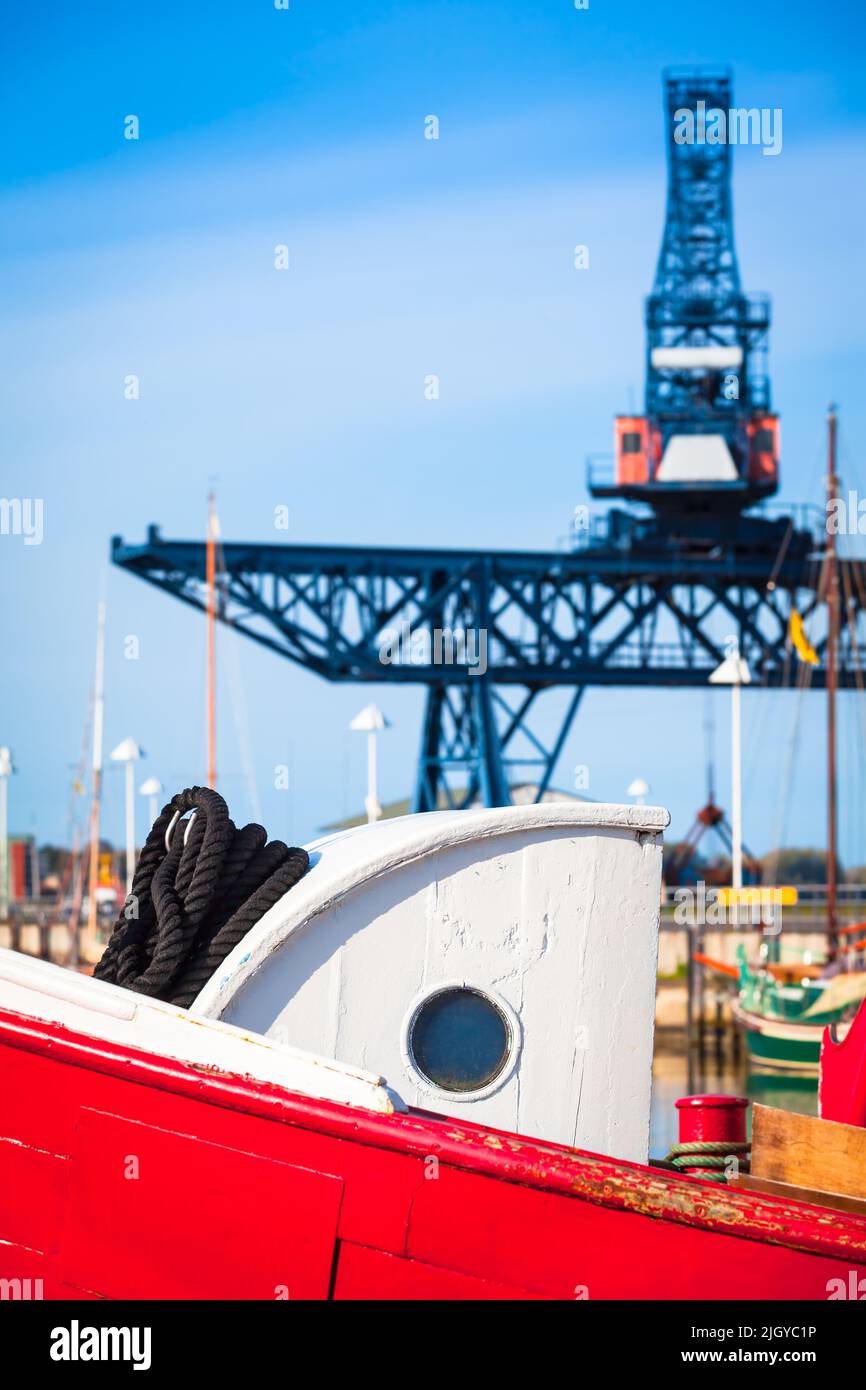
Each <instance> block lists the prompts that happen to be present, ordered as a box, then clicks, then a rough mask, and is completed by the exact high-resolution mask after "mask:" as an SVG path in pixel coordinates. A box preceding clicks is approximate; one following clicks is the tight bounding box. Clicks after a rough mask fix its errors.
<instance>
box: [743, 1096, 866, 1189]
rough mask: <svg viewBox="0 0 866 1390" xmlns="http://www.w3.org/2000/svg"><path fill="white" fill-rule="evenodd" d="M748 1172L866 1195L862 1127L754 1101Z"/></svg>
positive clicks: (865, 1133)
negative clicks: (796, 1112) (775, 1108)
mask: <svg viewBox="0 0 866 1390" xmlns="http://www.w3.org/2000/svg"><path fill="white" fill-rule="evenodd" d="M751 1171H752V1176H753V1177H756V1178H769V1179H771V1180H772V1181H774V1182H784V1183H789V1184H791V1185H792V1186H794V1187H806V1188H810V1189H811V1190H813V1191H816V1192H835V1193H838V1194H840V1195H841V1196H845V1197H864V1198H866V1129H861V1128H860V1127H859V1126H857V1125H843V1124H838V1123H837V1122H836V1121H835V1120H820V1119H817V1118H816V1117H815V1116H813V1115H794V1114H792V1113H791V1112H790V1111H787V1110H774V1109H771V1108H770V1107H769V1106H766V1105H756V1106H754V1113H753V1116H752V1164H751Z"/></svg>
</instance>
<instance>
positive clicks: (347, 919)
mask: <svg viewBox="0 0 866 1390" xmlns="http://www.w3.org/2000/svg"><path fill="white" fill-rule="evenodd" d="M210 796H213V794H210ZM201 799H204V795H202V798H201ZM195 800H196V797H195V795H194V794H183V797H182V798H176V799H175V801H177V802H179V803H180V805H181V806H182V808H183V809H189V807H190V805H191V804H192V803H193V802H194V801H195ZM208 808H209V809H208ZM177 809H178V807H177V806H175V805H174V804H173V803H169V806H168V807H167V808H166V812H165V813H163V816H162V817H160V819H159V820H158V821H157V824H156V827H155V833H152V835H151V837H150V838H149V840H148V846H146V847H145V853H144V854H143V856H142V859H143V861H144V860H145V859H146V858H147V856H148V855H149V856H150V860H151V869H150V872H151V874H152V875H153V874H154V863H156V862H157V861H158V867H157V868H156V870H155V875H159V874H160V873H161V874H162V878H161V879H160V880H159V886H158V890H155V896H156V897H157V898H159V901H160V903H161V904H165V903H168V906H169V908H170V909H171V912H170V913H169V919H170V921H169V926H171V924H172V923H175V924H176V922H177V920H178V919H177V915H176V913H175V912H174V909H175V905H176V904H177V902H180V903H181V905H182V907H183V908H184V910H187V911H191V910H192V909H191V906H190V905H191V902H192V899H191V898H190V896H189V889H190V887H191V884H192V883H194V882H195V881H196V869H197V868H198V867H199V866H200V865H201V864H203V862H204V861H203V859H197V858H196V856H197V855H204V852H205V850H204V848H203V847H205V848H206V847H207V845H208V843H209V840H208V836H209V834H210V825H209V824H206V825H205V827H204V829H202V825H201V822H200V823H199V826H198V829H197V830H196V831H195V832H194V833H193V834H192V835H189V836H188V838H189V854H188V855H187V852H186V850H185V849H181V848H180V845H181V843H182V841H180V840H178V841H175V842H172V841H171V838H170V836H171V830H172V826H173V824H174V820H175V819H176V816H175V814H174V813H175V811H176V810H177ZM211 813H214V803H212V802H209V803H207V804H206V805H205V807H204V809H203V810H202V811H201V815H202V817H203V819H204V820H205V821H207V820H208V815H209V814H211ZM666 821H667V817H666V814H665V813H664V812H662V811H660V810H658V809H657V808H647V807H616V806H598V805H584V806H570V805H548V806H530V807H510V808H505V809H502V810H497V811H480V812H472V813H465V812H464V813H453V814H452V813H443V814H432V815H427V816H421V817H406V818H405V819H403V820H401V821H391V822H384V823H379V824H377V825H373V826H369V827H363V828H361V829H357V830H353V831H350V832H346V833H344V834H338V835H334V836H330V837H327V838H326V839H324V840H322V841H319V842H317V843H316V844H314V845H312V846H310V847H309V851H308V853H309V861H310V868H309V870H308V872H307V873H306V874H305V875H304V876H303V877H301V878H300V881H299V882H297V883H296V884H295V885H294V886H293V887H292V888H291V889H290V890H289V891H287V892H285V893H284V894H282V895H281V896H280V897H279V899H278V900H277V901H275V902H274V903H273V905H272V906H271V907H270V908H269V909H268V911H267V912H265V914H264V916H262V917H261V919H260V920H259V921H258V922H256V923H255V924H254V925H253V926H252V927H251V928H250V929H249V930H248V931H246V932H245V933H244V935H243V936H242V938H240V939H238V941H237V942H236V944H235V946H234V947H233V948H232V950H231V951H230V952H229V953H228V955H226V957H225V958H224V959H223V960H222V961H221V962H220V963H219V965H218V966H217V968H216V969H215V970H214V971H213V973H212V975H211V977H210V978H209V979H208V980H207V982H206V983H205V985H204V987H203V988H202V989H201V990H200V992H199V994H198V995H197V997H196V998H195V999H194V1000H193V1002H192V1003H191V1005H190V1006H188V1007H187V1006H184V1005H181V1004H178V1003H176V1002H171V1001H170V1000H166V999H165V998H158V997H154V996H153V995H151V994H148V993H146V992H144V991H143V990H142V989H141V988H135V987H133V988H127V987H124V986H121V985H119V984H117V983H112V982H110V981H109V980H107V979H99V978H86V977H82V976H80V975H77V974H75V973H73V972H71V971H66V970H63V969H61V968H59V967H57V966H55V965H51V964H49V963H47V962H45V961H38V960H29V959H25V958H23V957H21V956H19V955H16V954H15V953H13V952H10V951H3V952H0V1053H2V1066H0V1099H2V1103H0V1242H2V1246H0V1248H2V1250H3V1270H2V1274H3V1276H4V1277H5V1278H7V1279H13V1280H17V1281H19V1286H23V1284H24V1281H27V1280H29V1281H31V1282H30V1287H32V1286H33V1282H34V1281H41V1283H40V1288H41V1289H42V1290H43V1292H44V1296H46V1297H80V1298H93V1297H97V1298H130V1297H150V1298H192V1297H229V1298H258V1299H275V1298H276V1299H280V1298H292V1299H298V1298H302V1299H304V1298H314V1299H325V1298H334V1299H341V1298H389V1299H394V1298H401V1299H406V1298H485V1299H489V1298H558V1299H575V1298H578V1299H583V1298H592V1299H598V1298H612V1297H618V1298H629V1297H631V1298H648V1297H655V1298H687V1297H699V1298H732V1297H736V1298H743V1297H746V1298H750V1297H751V1298H767V1297H776V1298H820V1299H823V1298H827V1297H829V1296H831V1294H830V1292H829V1290H831V1289H832V1288H834V1287H835V1286H836V1283H838V1282H839V1281H843V1280H846V1279H848V1278H849V1275H850V1272H851V1270H852V1268H853V1269H855V1270H856V1271H859V1272H860V1274H866V1210H864V1211H863V1212H860V1211H858V1210H853V1211H852V1210H851V1209H844V1208H841V1207H840V1208H839V1209H835V1208H833V1207H832V1206H831V1207H830V1208H827V1207H826V1206H825V1207H824V1208H823V1209H819V1208H818V1207H816V1206H814V1205H813V1204H811V1203H809V1202H805V1201H803V1200H800V1199H799V1197H798V1196H797V1195H796V1194H795V1195H794V1196H793V1197H791V1196H790V1195H789V1196H786V1197H785V1198H784V1199H782V1198H780V1197H778V1196H774V1195H766V1194H764V1193H761V1192H756V1191H751V1190H746V1188H745V1187H743V1186H742V1182H744V1181H745V1179H742V1181H741V1182H738V1172H739V1169H738V1166H737V1163H733V1166H732V1168H731V1171H730V1172H723V1173H717V1174H716V1175H715V1176H716V1179H717V1180H716V1181H714V1182H712V1183H710V1182H708V1181H706V1180H705V1179H704V1178H698V1177H695V1175H694V1173H693V1172H692V1173H688V1172H686V1173H681V1172H677V1171H674V1169H673V1168H672V1166H671V1165H670V1164H667V1165H659V1164H657V1163H653V1162H651V1161H649V1156H648V1153H647V1142H648V1140H647V1136H648V1129H649V1100H650V1066H651V1054H652V1029H653V1003H654V987H655V963H656V946H657V930H658V890H659V880H660V869H661V862H660V861H661V845H660V840H661V832H662V830H663V828H664V825H665V823H666ZM176 833H177V834H179V833H180V832H179V830H178V831H177V832H176ZM187 834H188V832H187ZM163 837H164V839H165V844H166V848H165V850H164V851H162V852H161V853H158V851H159V846H160V842H161V841H162V839H163ZM186 838H187V836H184V837H183V841H184V842H185V840H186ZM172 843H173V844H174V848H173V849H172V848H171V845H172ZM185 861H186V863H185ZM169 880H171V882H172V883H173V884H174V890H173V892H168V891H167V890H168V886H169ZM200 888H201V882H200V881H199V889H200ZM193 896H194V895H193ZM220 901H221V902H222V903H223V904H224V901H225V900H224V898H222V897H221V898H220ZM138 906H139V907H141V904H140V903H139V904H138ZM172 914H174V915H172ZM169 919H166V920H169ZM143 920H144V921H145V922H146V921H147V920H148V919H147V912H146V911H144V913H143ZM159 926H160V914H159V912H157V914H156V917H155V919H153V920H152V921H151V930H150V931H149V932H148V930H146V929H145V926H144V925H143V926H142V927H141V930H140V931H139V932H138V937H137V945H135V944H134V941H133V934H132V933H130V932H129V931H128V924H126V926H124V924H123V923H122V922H121V923H119V927H118V930H119V932H120V936H119V941H120V945H121V946H122V947H123V950H125V951H127V953H128V954H130V956H131V957H132V956H134V955H135V952H136V951H139V952H140V963H141V964H142V965H144V967H145V969H144V972H143V974H141V975H138V976H135V981H136V983H138V984H139V985H140V984H141V981H142V980H143V978H144V976H145V975H147V974H148V971H151V969H152V966H153V964H154V961H156V960H158V959H160V958H161V955H160V953H161V952H162V950H163V947H164V945H165V944H166V943H165V941H164V940H162V939H161V938H160V937H159V932H158V930H157V929H158V927H159ZM179 939H180V938H178V940H179ZM124 942H125V943H126V944H125V946H124V944H123V943H124ZM178 961H179V958H178V960H176V962H175V965H173V966H172V969H173V970H174V971H175V978H177V971H179V970H182V969H183V966H182V964H179V963H178ZM134 963H135V962H134V961H133V964H134ZM130 978H133V977H132V976H130ZM172 988H174V986H173V985H172V986H170V987H169V988H168V989H167V990H166V991H165V992H167V993H169V994H170V993H171V991H172ZM711 1100H712V1101H713V1102H714V1104H712V1105H711V1106H710V1107H709V1109H708V1110H707V1112H706V1113H707V1114H708V1115H709V1116H710V1119H711V1120H713V1122H715V1121H716V1119H717V1117H718V1116H719V1115H724V1113H726V1111H725V1107H724V1106H722V1107H721V1108H720V1107H719V1106H718V1105H717V1104H715V1102H717V1101H718V1098H711ZM689 1113H690V1115H691V1116H692V1118H693V1114H692V1109H691V1108H690V1110H689ZM697 1113H698V1114H700V1113H702V1107H701V1106H700V1105H699V1106H698V1107H697ZM696 1133H697V1134H698V1137H700V1131H694V1132H693V1133H692V1136H691V1137H692V1138H695V1134H696ZM714 1133H715V1132H714ZM715 1137H716V1140H717V1142H716V1147H715V1149H714V1152H715V1153H717V1154H719V1155H720V1156H724V1155H725V1154H728V1153H730V1155H731V1156H733V1155H734V1153H735V1152H736V1153H739V1152H740V1150H741V1148H742V1145H739V1144H733V1143H732V1144H728V1143H727V1140H728V1139H729V1138H730V1136H729V1135H728V1134H725V1133H722V1134H720V1135H716V1136H715ZM723 1161H724V1162H725V1163H726V1164H727V1161H728V1160H727V1159H724V1160H723ZM680 1162H682V1159H680ZM719 1179H721V1180H719ZM864 1195H866V1194H864ZM858 1277H860V1276H859V1274H858Z"/></svg>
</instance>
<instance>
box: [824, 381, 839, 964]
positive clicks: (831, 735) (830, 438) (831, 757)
mask: <svg viewBox="0 0 866 1390" xmlns="http://www.w3.org/2000/svg"><path fill="white" fill-rule="evenodd" d="M838 491H839V479H838V478H837V476H836V407H835V406H834V405H831V406H830V407H829V409H828V411H827V499H828V502H830V503H831V504H832V499H833V498H835V497H836V496H838ZM828 515H829V512H828ZM826 565H827V570H826V578H827V959H828V960H835V958H836V956H837V954H838V949H839V923H838V913H837V903H836V876H837V863H836V687H837V661H838V647H839V572H838V566H837V554H836V535H835V532H834V531H833V529H832V527H828V528H827V551H826Z"/></svg>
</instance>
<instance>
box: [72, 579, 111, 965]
mask: <svg viewBox="0 0 866 1390" xmlns="http://www.w3.org/2000/svg"><path fill="white" fill-rule="evenodd" d="M104 715H105V604H104V602H102V601H100V604H99V607H98V608H97V610H96V677H95V680H94V682H93V800H92V801H91V803H90V861H89V864H88V869H89V878H88V889H87V891H88V902H87V929H88V932H89V933H90V938H91V942H92V941H94V940H95V939H96V886H97V883H98V882H99V820H100V810H101V803H102V725H103V720H104ZM72 954H73V958H74V963H75V964H77V963H78V941H77V933H76V940H75V941H74V942H73V944H72Z"/></svg>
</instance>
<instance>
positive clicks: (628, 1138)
mask: <svg viewBox="0 0 866 1390" xmlns="http://www.w3.org/2000/svg"><path fill="white" fill-rule="evenodd" d="M667 823H668V816H667V813H666V812H665V811H663V810H661V809H660V808H658V807H646V806H606V805H592V804H573V803H572V804H559V803H552V804H547V805H542V806H512V807H507V808H502V809H499V810H492V811H491V810H482V811H471V812H465V811H464V812H456V813H452V812H438V813H434V814H430V815H425V816H408V817H403V818H401V819H399V820H391V821H385V822H380V823H378V824H376V825H371V826H364V827H360V828H358V829H356V830H352V831H348V832H343V833H338V834H336V835H331V836H329V837H327V838H325V839H323V840H320V841H317V842H316V844H315V845H313V846H311V847H310V848H311V854H312V858H313V864H312V867H311V869H310V872H309V873H308V874H307V876H306V877H305V878H304V879H303V880H302V881H301V882H300V883H299V884H298V885H297V886H296V887H295V888H293V889H292V890H291V892H290V893H288V894H287V895H286V896H285V897H284V898H283V899H282V901H281V902H279V903H278V904H276V905H275V907H274V908H272V910H271V911H270V912H269V913H268V914H267V915H266V916H265V917H264V918H263V919H262V921H261V922H260V923H258V925H257V926H256V927H254V928H253V930H252V931H251V932H250V933H249V934H248V935H247V937H246V938H245V939H244V941H243V942H241V943H240V945H239V946H238V947H237V948H236V949H235V950H234V951H233V952H232V954H231V955H230V956H229V957H228V958H227V959H226V961H225V962H224V963H223V965H222V967H221V969H220V970H219V971H218V972H217V973H216V974H215V975H214V977H213V978H212V979H211V980H210V981H209V982H208V984H207V985H206V986H205V988H204V990H203V991H202V993H201V994H200V995H199V997H198V999H197V1000H196V1001H195V1003H194V1005H193V1012H195V1013H198V1014H204V1015H207V1016H210V1017H217V1016H219V1017H222V1018H224V1019H227V1020H229V1021H231V1022H233V1023H236V1024H238V1025H239V1026H241V1027H243V1028H246V1029H252V1030H255V1031H257V1032H267V1033H268V1034H269V1036H272V1037H278V1038H281V1039H283V1040H285V1041H286V1042H290V1043H292V1044H293V1045H294V1046H297V1047H303V1048H309V1049H311V1050H313V1051H315V1052H317V1053H319V1054H321V1055H323V1056H327V1057H333V1058H335V1059H337V1060H339V1061H344V1062H347V1063H352V1064H355V1065H361V1066H364V1067H371V1068H373V1069H374V1070H375V1071H376V1072H377V1073H379V1074H380V1075H383V1076H384V1077H385V1078H386V1079H387V1082H388V1084H389V1085H390V1086H391V1087H392V1088H393V1089H394V1090H395V1091H397V1092H399V1094H400V1095H401V1096H402V1097H403V1098H404V1099H405V1100H406V1101H408V1102H410V1103H412V1104H415V1105H419V1106H423V1107H424V1108H427V1109H436V1110H438V1111H440V1112H443V1113H446V1114H450V1115H454V1116H458V1117H460V1118H467V1119H472V1120H473V1121H479V1122H482V1123H486V1124H490V1125H494V1126H496V1127H498V1128H502V1129H508V1130H512V1131H516V1132H518V1133H524V1134H531V1135H534V1136H536V1137H539V1138H546V1139H550V1140H556V1141H560V1142H565V1143H569V1144H576V1145H578V1146H579V1147H582V1148H587V1149H591V1150H594V1151H596V1152H599V1153H605V1154H610V1155H613V1156H616V1157H620V1158H627V1159H633V1160H638V1161H639V1160H643V1159H645V1158H646V1156H647V1143H648V1134H649V1106H650V1083H651V1063H652V1040H653V1012H654V1000H655V972H656V955H657V946H658V907H659V889H660V878H661V832H662V830H663V829H664V827H665V826H666V825H667ZM453 981H463V982H465V983H466V984H468V985H471V986H473V987H474V988H478V989H481V990H483V991H487V992H490V993H492V994H493V995H494V997H495V998H497V999H498V1000H501V1001H503V1002H504V1004H505V1005H506V1006H507V1008H508V1009H509V1010H510V1011H513V1015H514V1016H515V1017H516V1019H517V1021H518V1024H519V1029H518V1031H519V1051H518V1054H517V1056H516V1059H515V1061H514V1066H513V1069H512V1070H511V1072H510V1074H509V1075H508V1076H506V1077H503V1078H502V1079H501V1084H498V1085H494V1086H492V1087H490V1088H487V1089H486V1090H485V1091H484V1092H482V1093H480V1094H478V1095H477V1096H476V1097H475V1098H472V1097H461V1098H460V1099H459V1100H458V1099H455V1097H454V1096H453V1095H449V1094H446V1093H443V1092H439V1091H436V1090H434V1089H433V1088H430V1087H429V1086H426V1085H425V1084H424V1082H423V1079H422V1078H421V1077H419V1076H418V1075H417V1073H416V1072H415V1070H414V1069H413V1067H412V1065H411V1060H410V1058H409V1057H408V1056H407V1049H406V1041H405V1035H406V1023H407V1019H408V1017H409V1015H410V1013H411V1011H412V1009H413V1007H414V1006H415V1005H416V1004H417V1002H418V1001H419V1000H420V999H422V998H423V997H425V996H426V995H427V994H428V993H430V992H432V991H434V990H435V989H437V988H441V987H442V985H443V984H445V983H448V982H453Z"/></svg>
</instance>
